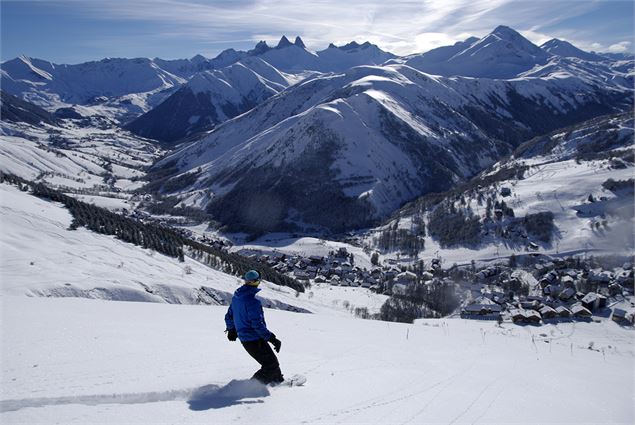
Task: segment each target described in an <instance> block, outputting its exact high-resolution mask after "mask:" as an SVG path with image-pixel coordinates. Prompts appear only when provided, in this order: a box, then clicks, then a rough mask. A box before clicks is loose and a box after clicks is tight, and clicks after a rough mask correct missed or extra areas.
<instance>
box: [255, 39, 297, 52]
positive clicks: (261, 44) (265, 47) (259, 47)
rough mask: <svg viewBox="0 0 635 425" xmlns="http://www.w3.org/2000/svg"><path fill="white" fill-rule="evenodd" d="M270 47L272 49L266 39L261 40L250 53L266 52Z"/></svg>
mask: <svg viewBox="0 0 635 425" xmlns="http://www.w3.org/2000/svg"><path fill="white" fill-rule="evenodd" d="M287 41H288V40H287ZM269 49H270V47H269V45H268V44H267V42H266V41H264V40H260V41H259V42H258V44H256V47H254V48H253V50H251V51H250V53H253V54H256V55H258V54H261V53H265V52H266V51H267V50H269Z"/></svg>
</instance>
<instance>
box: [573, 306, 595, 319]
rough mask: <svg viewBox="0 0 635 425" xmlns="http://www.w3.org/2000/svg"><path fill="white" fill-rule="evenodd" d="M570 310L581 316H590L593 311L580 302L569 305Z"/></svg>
mask: <svg viewBox="0 0 635 425" xmlns="http://www.w3.org/2000/svg"><path fill="white" fill-rule="evenodd" d="M571 312H572V313H573V314H575V315H578V316H580V315H582V316H591V315H593V313H591V312H590V311H589V310H588V309H587V308H586V307H584V306H583V305H582V304H574V305H573V306H572V307H571Z"/></svg>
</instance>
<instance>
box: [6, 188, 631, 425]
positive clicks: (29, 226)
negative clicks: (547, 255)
mask: <svg viewBox="0 0 635 425" xmlns="http://www.w3.org/2000/svg"><path fill="white" fill-rule="evenodd" d="M0 199H1V201H2V202H1V208H0V218H1V222H0V224H1V227H2V232H0V234H1V237H0V250H1V251H2V253H3V255H2V258H1V267H0V270H1V273H0V283H1V291H0V305H1V306H2V308H1V311H2V314H1V322H0V327H1V329H2V332H1V341H0V343H1V347H2V362H1V368H2V371H1V375H0V422H1V423H3V424H17V423H28V424H54V423H63V424H89V423H132V424H157V423H178V424H188V423H192V424H193V423H213V424H229V423H232V424H235V423H237V424H241V423H245V424H252V423H271V424H280V423H289V424H297V423H307V424H333V423H377V424H385V423H413V424H421V423H443V424H463V423H470V424H471V423H474V424H479V423H480V424H492V423H500V424H508V423H518V424H545V423H593V424H604V423H610V424H618V423H632V422H633V420H634V419H635V417H634V413H633V373H634V372H635V371H634V364H635V361H634V360H635V359H634V356H635V350H634V347H633V342H634V340H633V333H632V329H628V328H621V327H620V326H618V325H617V324H615V323H613V322H611V321H609V320H605V319H599V321H598V322H590V323H560V324H558V325H545V326H542V327H531V326H527V327H521V326H517V325H512V324H509V323H503V324H502V326H498V325H497V324H496V323H495V322H478V321H468V320H462V319H442V320H419V321H417V322H416V323H415V324H413V325H405V324H396V323H387V322H379V321H368V320H361V319H355V318H354V317H353V316H352V314H351V313H350V310H352V309H353V307H355V306H368V307H370V308H369V310H371V312H373V311H377V310H378V308H379V306H380V305H381V302H382V301H383V298H382V297H383V296H380V295H376V294H372V293H370V292H369V291H366V290H364V289H362V288H342V287H330V286H328V285H323V286H314V287H312V288H311V289H310V290H309V291H307V292H306V293H304V294H299V295H297V296H296V294H295V291H293V290H290V289H289V288H285V287H278V286H275V285H272V284H269V283H267V282H264V283H263V284H262V285H261V286H262V288H263V291H262V292H261V293H260V294H262V298H263V302H264V304H265V305H266V306H271V307H276V308H277V309H271V308H266V313H265V314H266V318H267V323H268V326H269V328H270V329H271V330H272V331H273V332H275V333H276V334H277V336H278V337H279V338H280V339H281V340H282V341H283V346H282V351H281V353H280V361H281V364H282V369H283V373H285V374H287V375H288V376H291V375H293V374H296V373H300V374H303V375H305V376H306V377H307V378H308V382H307V384H306V385H305V386H303V387H297V388H288V387H279V388H265V387H262V386H260V385H256V384H254V383H251V382H248V381H246V379H247V378H249V377H250V376H251V375H252V374H253V372H254V371H255V369H256V364H255V362H254V361H253V360H252V359H251V358H250V357H249V356H248V355H247V354H246V353H245V352H244V351H243V349H242V348H241V347H240V345H239V344H238V343H230V342H228V341H227V340H226V338H225V335H224V333H223V331H224V327H225V325H224V321H223V317H224V314H225V311H226V307H225V306H220V305H202V304H198V305H195V304H196V303H197V302H199V301H197V298H196V297H197V296H200V295H201V292H200V291H199V289H200V288H201V286H205V287H207V288H210V289H211V290H212V292H213V293H214V294H215V295H216V297H219V298H221V299H223V298H224V297H227V296H228V295H229V294H231V292H233V290H234V289H235V288H236V287H237V286H238V285H239V284H240V281H239V279H237V278H235V277H232V276H229V275H226V274H223V273H221V272H218V271H215V270H212V269H209V268H207V267H204V266H203V265H201V264H199V263H197V262H195V261H193V260H191V259H189V258H186V261H185V263H179V262H178V261H177V260H175V259H173V258H170V257H166V256H163V255H161V254H158V253H153V252H151V251H148V250H144V249H141V248H140V247H136V246H134V245H130V244H126V243H123V242H121V241H118V240H116V239H114V238H112V237H109V236H104V235H98V234H94V233H91V232H89V231H87V230H86V229H82V228H80V229H78V230H75V231H69V230H67V228H68V225H69V224H70V221H71V217H70V214H69V213H68V211H66V210H65V209H64V208H63V207H61V206H60V205H58V204H55V203H51V202H47V201H45V200H42V199H39V198H36V197H33V196H32V195H29V194H27V193H24V192H20V191H19V190H18V189H17V188H15V187H12V186H9V185H6V184H1V185H0ZM123 301H126V302H123ZM139 301H145V302H139ZM344 301H346V302H347V303H344ZM345 304H346V305H345ZM289 306H293V307H295V308H296V309H303V310H305V311H310V312H312V313H313V314H308V313H292V312H289V311H284V310H285V309H286V308H288V307H289Z"/></svg>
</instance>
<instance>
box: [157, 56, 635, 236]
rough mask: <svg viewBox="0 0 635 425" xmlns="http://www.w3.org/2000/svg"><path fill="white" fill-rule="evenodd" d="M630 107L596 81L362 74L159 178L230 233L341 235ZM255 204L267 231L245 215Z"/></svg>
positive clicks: (284, 107)
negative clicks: (529, 143) (537, 140)
mask: <svg viewBox="0 0 635 425" xmlns="http://www.w3.org/2000/svg"><path fill="white" fill-rule="evenodd" d="M580 92H585V93H588V96H583V97H581V96H579V95H578V93H580ZM608 99H612V100H611V101H608ZM618 99H619V100H618ZM631 101H632V93H631V92H629V91H628V90H627V89H625V88H623V87H619V86H607V85H606V84H605V83H604V82H603V80H601V77H598V78H596V79H589V78H586V75H584V76H578V75H575V74H569V75H566V76H563V77H562V78H553V76H551V75H549V76H545V77H526V78H519V79H513V80H485V79H484V80H479V79H470V78H462V77H454V78H444V77H433V76H430V75H427V74H424V73H421V72H419V71H416V70H415V69H413V68H411V67H408V66H406V65H388V66H383V67H356V68H352V69H350V70H348V71H346V72H344V73H341V74H337V75H327V76H320V77H316V78H313V79H310V80H308V81H304V82H303V83H301V84H296V85H294V86H292V87H290V88H289V89H287V90H285V91H284V92H282V93H280V94H279V95H277V96H274V97H272V98H270V99H269V100H268V101H266V102H264V103H262V104H261V105H259V106H257V107H256V108H254V109H252V110H251V111H249V112H248V113H246V114H244V115H241V116H240V117H238V118H236V119H234V120H231V121H229V122H226V123H225V124H223V125H221V126H218V127H217V128H216V129H214V131H212V132H210V133H209V134H206V135H203V136H202V137H200V138H199V139H197V140H193V141H192V142H191V143H189V144H187V145H184V146H183V147H181V148H180V149H178V150H176V151H174V152H172V153H171V154H170V155H168V156H167V157H166V158H164V159H163V160H161V161H160V162H158V163H157V164H156V165H155V167H154V170H155V171H157V172H160V173H161V174H162V175H163V176H168V177H171V178H172V180H171V181H170V182H169V185H170V187H171V189H170V190H165V191H164V193H166V194H172V195H179V196H183V197H188V196H190V194H192V193H195V192H201V191H204V192H206V193H207V195H206V196H205V197H202V198H201V197H199V198H197V204H196V205H197V206H199V207H203V208H207V209H208V211H210V212H211V213H212V214H216V217H217V219H218V220H219V221H221V222H222V223H224V224H226V225H228V226H229V228H230V229H237V230H243V231H248V232H256V233H258V232H263V231H264V232H266V231H274V230H281V229H282V230H285V229H293V228H294V226H295V228H299V230H302V231H311V230H315V229H316V228H317V229H327V230H330V231H336V232H337V231H342V230H350V229H354V228H360V227H364V226H368V225H369V224H372V223H373V221H374V220H377V219H381V218H383V217H386V216H387V215H389V214H390V212H391V211H394V209H395V208H398V207H399V206H401V205H403V204H404V203H405V202H407V201H410V200H412V199H415V198H416V197H417V196H420V195H422V194H425V193H427V192H430V191H439V190H446V189H449V188H450V187H451V186H452V185H454V184H456V183H458V182H460V181H464V180H466V179H467V178H469V177H471V176H473V175H475V174H477V173H478V172H480V171H482V170H483V169H484V168H486V167H487V166H489V165H491V164H493V163H495V162H496V161H497V160H498V159H500V158H501V157H502V156H504V155H505V154H507V153H509V152H510V151H511V150H512V149H513V148H514V147H515V146H517V145H518V144H520V143H521V142H522V141H524V140H528V139H530V138H532V137H534V136H537V135H540V134H544V133H546V132H549V131H552V130H554V129H556V128H559V127H563V126H565V125H568V124H573V123H575V122H579V121H582V120H584V119H588V118H591V117H593V116H596V115H600V114H604V113H608V112H610V111H612V110H616V109H617V110H620V109H621V108H625V107H626V105H627V104H629V102H631ZM622 102H623V103H622ZM155 183H159V181H157V180H155ZM154 187H157V185H155V186H154ZM265 188H266V190H265ZM265 193H266V196H267V197H268V198H267V199H263V196H264V194H265ZM326 202H329V203H330V205H331V208H330V209H329V210H324V209H323V208H322V206H323V205H324V204H325V203H326ZM251 203H256V204H258V208H260V209H261V211H260V212H259V219H260V222H254V221H253V220H252V219H251V218H250V217H251V216H246V215H245V214H249V211H250V210H251V207H249V205H251ZM245 206H247V207H245ZM254 208H255V206H254ZM302 223H304V224H306V225H304V226H303V225H302Z"/></svg>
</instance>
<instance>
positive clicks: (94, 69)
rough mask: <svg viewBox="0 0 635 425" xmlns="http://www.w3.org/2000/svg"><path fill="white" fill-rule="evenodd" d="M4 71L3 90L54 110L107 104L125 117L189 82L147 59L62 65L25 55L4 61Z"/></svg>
mask: <svg viewBox="0 0 635 425" xmlns="http://www.w3.org/2000/svg"><path fill="white" fill-rule="evenodd" d="M0 76H1V79H2V89H3V90H5V91H7V92H9V93H11V94H13V95H16V96H19V97H21V98H23V99H25V100H27V101H29V102H32V103H35V104H37V105H39V106H43V107H45V108H47V109H48V110H50V111H54V110H55V109H57V108H59V107H63V106H68V105H73V104H80V105H87V106H91V105H104V104H105V105H107V106H110V107H111V108H112V114H113V116H114V117H116V118H123V119H125V117H126V116H129V115H130V114H133V115H134V114H139V113H141V112H143V111H146V110H148V109H149V108H150V107H151V106H153V105H156V104H157V103H158V102H159V101H160V100H162V99H163V98H164V97H165V96H166V95H167V94H169V92H170V91H172V90H174V89H175V88H176V87H178V86H179V85H180V84H182V83H184V82H185V81H186V80H185V78H184V77H182V76H179V75H175V74H172V73H170V72H168V71H166V70H164V69H162V68H161V67H159V66H158V65H157V64H156V63H155V62H154V61H153V60H151V59H145V58H137V59H110V58H109V59H103V60H101V61H97V62H86V63H81V64H77V65H59V64H53V63H51V62H48V61H44V60H40V59H34V58H29V57H26V56H21V57H19V58H15V59H12V60H9V61H5V62H3V63H2V65H1V71H0Z"/></svg>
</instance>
